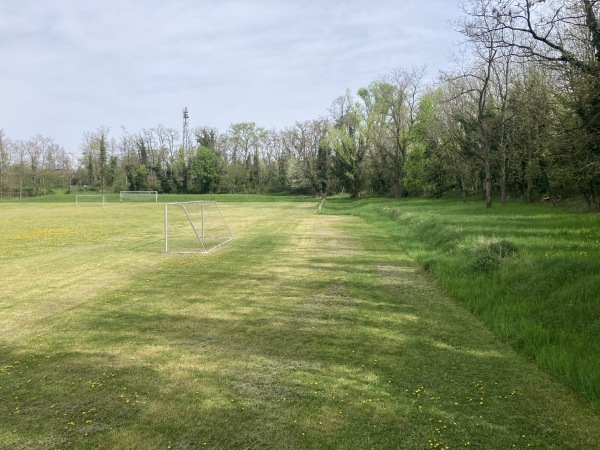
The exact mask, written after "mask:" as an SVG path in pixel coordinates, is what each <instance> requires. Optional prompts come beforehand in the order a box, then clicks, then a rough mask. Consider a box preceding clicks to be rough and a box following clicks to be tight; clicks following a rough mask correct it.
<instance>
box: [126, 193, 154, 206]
mask: <svg viewBox="0 0 600 450" xmlns="http://www.w3.org/2000/svg"><path fill="white" fill-rule="evenodd" d="M119 201H120V202H121V203H123V202H124V201H130V202H154V203H158V192H157V191H120V192H119Z"/></svg>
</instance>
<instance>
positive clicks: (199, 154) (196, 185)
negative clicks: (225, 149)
mask: <svg viewBox="0 0 600 450" xmlns="http://www.w3.org/2000/svg"><path fill="white" fill-rule="evenodd" d="M190 170H191V173H192V191H193V192H194V193H198V194H209V193H214V192H218V189H219V185H220V182H221V178H222V176H223V160H222V159H221V158H220V157H219V155H217V154H216V153H215V151H214V150H212V149H210V148H207V147H203V146H198V148H197V150H196V155H195V157H194V159H193V160H192V164H191V167H190Z"/></svg>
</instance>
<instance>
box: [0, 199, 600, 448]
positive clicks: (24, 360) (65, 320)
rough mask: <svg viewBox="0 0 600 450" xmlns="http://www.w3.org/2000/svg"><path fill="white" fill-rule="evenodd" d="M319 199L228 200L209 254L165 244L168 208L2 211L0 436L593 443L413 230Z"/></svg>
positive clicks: (129, 444) (125, 443) (52, 440)
mask: <svg viewBox="0 0 600 450" xmlns="http://www.w3.org/2000/svg"><path fill="white" fill-rule="evenodd" d="M315 205H316V202H315V204H310V203H276V202H270V203H227V204H223V205H222V209H223V213H224V215H225V217H226V218H227V219H228V221H229V224H230V226H231V228H232V230H233V232H234V235H235V236H236V239H235V240H234V241H233V242H230V243H229V244H227V245H226V246H224V247H223V248H221V250H220V251H218V252H216V253H212V254H209V255H203V256H199V255H174V254H164V253H161V249H162V243H161V240H160V237H161V231H162V223H161V219H162V208H161V205H154V204H137V205H110V206H109V207H106V208H95V209H94V208H74V206H73V205H72V204H70V203H69V204H13V203H10V204H2V205H0V228H1V229H2V233H0V245H1V247H0V248H3V249H4V248H7V249H9V250H8V251H7V253H6V254H4V255H2V256H0V270H1V273H2V274H3V281H4V282H3V294H2V295H1V296H0V310H1V311H2V315H1V316H0V317H1V321H0V404H1V405H2V408H1V409H0V448H6V449H9V448H10V449H19V448H21V449H31V448H33V449H37V448H39V449H48V448H61V449H64V448H78V449H113V448H114V449H117V448H118V449H123V448H126V449H150V448H152V449H154V448H156V449H167V448H173V449H176V448H179V449H189V448H219V449H232V448H252V449H267V448H268V449H271V448H278V449H298V448H306V449H365V448H374V449H382V448H406V449H420V448H458V447H460V448H469V447H473V448H486V449H495V448H531V447H537V448H557V449H569V448H572V449H580V448H594V447H595V446H597V443H598V442H600V419H599V417H598V416H597V415H596V414H594V412H593V411H592V409H591V408H590V407H589V405H587V404H586V403H585V402H583V401H582V400H581V399H580V398H579V397H577V396H575V395H573V394H572V392H571V391H570V390H569V389H566V388H564V387H563V386H562V385H561V384H559V383H557V382H556V381H554V380H553V379H551V378H550V377H548V376H547V375H546V374H545V373H544V372H543V371H540V370H539V369H538V368H537V367H536V366H535V365H534V364H532V363H531V362H529V361H528V360H527V359H525V358H522V357H520V356H519V355H518V354H516V353H515V352H514V351H513V350H512V349H510V348H509V347H507V346H506V345H504V344H503V342H501V341H499V340H498V339H497V338H496V336H495V335H494V334H493V333H492V332H491V331H490V330H489V329H488V328H487V327H486V326H484V325H483V324H482V323H481V322H480V321H479V320H478V319H477V318H476V317H475V316H474V315H472V314H470V313H469V312H467V311H466V310H465V309H464V308H462V307H460V306H458V305H457V304H456V303H455V302H454V301H453V300H452V299H450V298H449V297H447V296H446V295H444V294H443V293H442V292H441V290H440V289H438V288H437V286H436V285H435V283H433V282H432V279H431V278H430V276H429V275H428V274H427V273H425V272H423V271H422V270H420V269H419V268H418V267H417V265H416V264H415V263H414V262H413V260H411V259H410V258H409V257H407V255H406V253H404V252H403V251H402V246H403V244H402V243H399V242H398V241H396V240H395V239H392V238H391V237H390V235H389V233H388V232H387V231H385V230H383V229H382V228H380V227H379V226H374V225H371V224H369V223H367V222H365V221H364V220H362V219H360V218H356V217H354V218H353V217H339V216H327V215H317V214H314V211H315ZM333 206H335V204H333ZM346 207H347V205H346V206H345V207H344V208H346ZM20 224H23V226H24V228H23V229H20V227H19V225H20ZM63 228H64V229H65V232H64V233H63V234H59V230H61V229H63ZM44 230H53V231H49V232H48V233H49V234H50V235H49V237H48V238H40V236H43V235H44V234H45V231H44Z"/></svg>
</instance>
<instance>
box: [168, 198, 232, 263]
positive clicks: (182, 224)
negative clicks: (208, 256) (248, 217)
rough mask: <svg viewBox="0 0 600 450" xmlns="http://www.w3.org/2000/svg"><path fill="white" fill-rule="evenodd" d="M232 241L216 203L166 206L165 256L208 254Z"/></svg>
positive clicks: (175, 203)
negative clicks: (172, 254) (170, 254)
mask: <svg viewBox="0 0 600 450" xmlns="http://www.w3.org/2000/svg"><path fill="white" fill-rule="evenodd" d="M232 239H233V234H232V233H231V230H230V228H229V225H228V224H227V221H226V220H225V217H223V213H222V212H221V209H220V208H219V205H218V204H217V202H215V201H209V200H199V201H191V202H173V203H165V252H166V253H208V252H210V251H212V250H214V249H216V248H218V247H220V246H222V245H223V244H225V243H226V242H229V241H231V240H232Z"/></svg>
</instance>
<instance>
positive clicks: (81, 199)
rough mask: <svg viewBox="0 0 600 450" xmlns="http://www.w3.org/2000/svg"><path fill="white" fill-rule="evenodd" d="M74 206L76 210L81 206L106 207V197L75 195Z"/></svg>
mask: <svg viewBox="0 0 600 450" xmlns="http://www.w3.org/2000/svg"><path fill="white" fill-rule="evenodd" d="M75 205H76V206H77V207H78V208H79V207H81V206H106V195H92V194H87V195H84V194H82V195H76V196H75Z"/></svg>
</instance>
